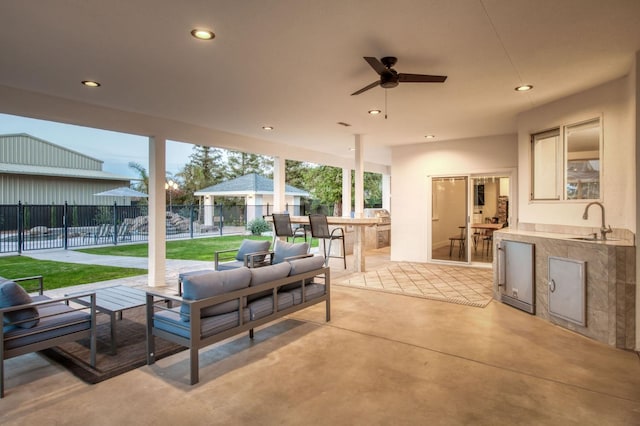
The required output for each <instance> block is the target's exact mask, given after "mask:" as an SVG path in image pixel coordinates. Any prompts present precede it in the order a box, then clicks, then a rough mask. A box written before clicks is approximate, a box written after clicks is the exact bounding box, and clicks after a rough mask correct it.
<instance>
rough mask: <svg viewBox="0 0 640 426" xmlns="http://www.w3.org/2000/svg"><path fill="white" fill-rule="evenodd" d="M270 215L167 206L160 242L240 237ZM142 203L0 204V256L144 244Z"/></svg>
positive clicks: (267, 209)
mask: <svg viewBox="0 0 640 426" xmlns="http://www.w3.org/2000/svg"><path fill="white" fill-rule="evenodd" d="M286 210H287V211H289V212H290V213H291V214H292V215H307V214H310V213H324V214H326V215H332V214H333V206H330V207H328V206H323V205H312V204H311V203H308V204H303V205H300V206H287V207H286ZM272 213H273V206H271V205H268V204H267V205H259V206H251V205H244V204H242V205H240V204H235V205H227V204H216V205H214V206H196V205H172V206H167V213H166V229H167V231H166V238H167V239H179V238H196V237H202V236H214V235H231V234H242V233H245V232H246V230H247V226H248V225H249V222H250V221H251V220H253V219H255V218H262V217H263V216H266V215H270V214H272ZM148 218H149V216H148V206H147V205H131V206H119V205H117V204H116V203H114V204H113V205H100V206H90V205H82V206H79V205H69V204H67V203H65V204H62V205H56V204H53V205H29V204H22V203H18V204H0V253H12V252H14V253H22V252H23V251H27V250H41V249H52V248H64V249H67V248H73V247H86V246H92V245H104V244H114V245H117V244H122V243H129V242H141V241H147V240H148V234H149V221H148Z"/></svg>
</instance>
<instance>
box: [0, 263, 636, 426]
mask: <svg viewBox="0 0 640 426" xmlns="http://www.w3.org/2000/svg"><path fill="white" fill-rule="evenodd" d="M367 261H368V267H369V268H375V267H376V266H377V265H382V264H384V263H385V262H388V257H387V258H386V260H385V258H384V255H383V254H380V255H379V256H376V254H375V253H374V254H373V255H372V256H370V257H367ZM334 270H335V273H334V274H333V276H334V278H336V277H338V276H340V275H341V274H345V273H346V272H345V271H343V270H341V268H337V267H336V268H332V273H333V272H334ZM323 306H324V305H318V306H314V307H311V308H309V309H307V310H305V311H302V312H298V313H296V314H294V315H291V316H289V317H288V318H287V319H284V320H281V321H277V322H274V323H270V324H268V325H266V326H264V327H261V328H259V329H257V330H256V335H255V336H256V338H255V339H254V341H250V340H249V338H248V336H246V335H242V336H236V337H234V338H231V339H229V340H226V341H224V342H222V343H220V344H216V345H213V346H211V347H209V348H206V349H204V350H202V351H201V353H200V359H201V361H200V363H201V368H200V383H199V384H197V385H195V386H189V385H188V354H187V353H186V352H183V353H179V354H177V355H174V356H171V357H168V358H165V359H162V360H160V361H158V362H157V363H156V364H155V365H153V366H145V367H142V368H139V369H137V370H134V371H131V372H128V373H125V374H123V375H120V376H118V377H116V378H113V379H110V380H107V381H105V382H102V383H99V384H97V385H87V384H85V383H84V382H82V381H80V380H79V379H77V378H75V377H74V376H73V375H72V374H70V373H69V372H67V371H66V370H64V369H63V368H62V367H60V366H58V365H56V364H54V363H52V362H50V361H49V360H47V359H46V358H43V357H41V356H40V355H38V354H30V355H26V356H22V357H18V358H14V359H11V360H8V361H7V362H6V366H7V370H8V371H7V378H6V379H7V380H6V396H5V398H4V399H2V400H0V423H1V424H3V425H22V424H42V425H47V424H72V425H75V424H83V425H93V424H95V425H111V424H161V425H165V424H181V425H212V424H225V425H227V424H234V425H242V424H247V425H249V424H261V425H289V424H290V425H300V424H309V425H316V424H326V425H343V424H344V425H354V424H355V425H365V424H366V425H370V424H376V425H391V424H393V425H404V424H406V425H413V424H420V425H423V424H430V425H431V424H433V425H439V424H443V425H459V424H473V425H482V424H487V425H502V424H505V425H506V424H535V425H541V424H542V425H546V424H549V425H559V424H561V425H566V424H576V425H578V424H580V425H632V424H640V359H639V357H638V354H637V353H636V352H632V351H623V350H620V349H615V348H612V347H609V346H607V345H604V344H602V343H599V342H595V341H593V340H590V339H587V338H585V337H582V336H580V335H577V334H575V333H572V332H570V331H567V330H565V329H562V328H560V327H557V326H554V325H552V324H550V323H548V322H546V321H544V320H541V319H538V318H536V317H533V316H531V315H528V314H526V313H524V312H521V311H518V310H516V309H513V308H511V307H509V306H507V305H504V304H501V303H499V302H496V301H493V302H491V303H489V305H488V306H486V307H485V308H479V307H473V306H464V305H459V304H452V303H445V302H440V301H434V300H429V299H423V298H416V297H408V296H403V295H396V294H389V293H382V292H376V291H367V290H361V289H356V288H348V287H343V286H335V287H332V321H331V322H329V323H326V322H324V308H323Z"/></svg>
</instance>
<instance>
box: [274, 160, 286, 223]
mask: <svg viewBox="0 0 640 426" xmlns="http://www.w3.org/2000/svg"><path fill="white" fill-rule="evenodd" d="M285 163H286V160H285V159H284V158H282V157H273V211H274V212H275V213H282V212H283V211H284V209H285V206H286V199H285V188H284V182H285V173H286V172H285Z"/></svg>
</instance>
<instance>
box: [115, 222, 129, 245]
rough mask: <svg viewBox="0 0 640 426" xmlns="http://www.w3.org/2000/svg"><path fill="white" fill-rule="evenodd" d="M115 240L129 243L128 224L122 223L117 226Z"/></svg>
mask: <svg viewBox="0 0 640 426" xmlns="http://www.w3.org/2000/svg"><path fill="white" fill-rule="evenodd" d="M117 239H118V241H124V240H126V239H128V240H129V241H131V225H130V224H128V223H123V224H121V225H120V226H118V235H117Z"/></svg>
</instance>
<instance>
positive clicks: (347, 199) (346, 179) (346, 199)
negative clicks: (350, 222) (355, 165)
mask: <svg viewBox="0 0 640 426" xmlns="http://www.w3.org/2000/svg"><path fill="white" fill-rule="evenodd" d="M342 217H351V169H346V168H343V169H342Z"/></svg>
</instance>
